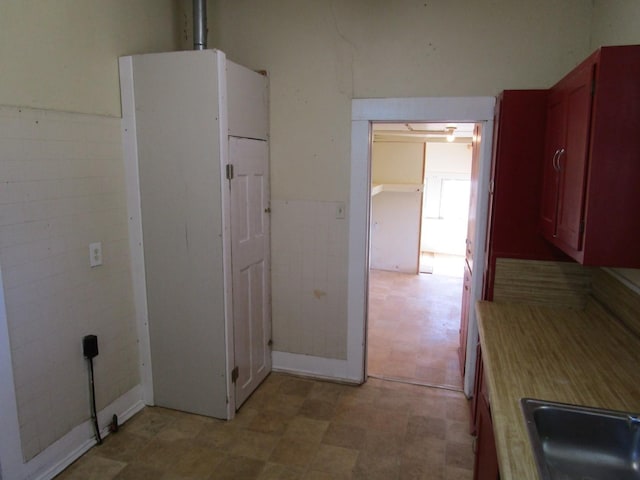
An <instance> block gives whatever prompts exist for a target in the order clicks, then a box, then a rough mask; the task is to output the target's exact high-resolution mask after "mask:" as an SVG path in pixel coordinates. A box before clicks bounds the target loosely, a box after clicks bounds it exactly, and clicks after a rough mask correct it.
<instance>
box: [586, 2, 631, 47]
mask: <svg viewBox="0 0 640 480" xmlns="http://www.w3.org/2000/svg"><path fill="white" fill-rule="evenodd" d="M638 25H640V2H638V1H637V0H594V1H593V17H592V23H591V49H592V50H595V49H596V48H598V47H601V46H603V45H627V44H637V43H640V28H639V27H638Z"/></svg>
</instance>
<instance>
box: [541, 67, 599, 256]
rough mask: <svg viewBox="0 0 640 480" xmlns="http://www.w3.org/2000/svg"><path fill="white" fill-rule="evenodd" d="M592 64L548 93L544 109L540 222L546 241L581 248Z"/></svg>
mask: <svg viewBox="0 0 640 480" xmlns="http://www.w3.org/2000/svg"><path fill="white" fill-rule="evenodd" d="M593 74H594V64H593V63H591V62H586V63H583V64H582V65H581V66H580V67H579V68H577V69H576V70H574V71H573V72H571V74H569V75H568V76H566V77H565V78H563V79H562V80H561V81H560V82H559V83H558V84H557V85H556V86H554V87H553V88H552V89H551V93H550V95H549V103H548V109H547V136H546V148H545V159H544V186H543V192H542V206H541V211H540V223H541V227H542V232H543V234H544V235H545V237H546V238H548V239H549V240H551V241H552V242H553V243H555V244H556V245H565V246H568V247H570V248H571V249H573V250H580V249H581V248H582V230H583V219H584V205H585V181H586V176H587V160H588V152H589V148H588V147H589V131H590V124H591V105H592V85H593Z"/></svg>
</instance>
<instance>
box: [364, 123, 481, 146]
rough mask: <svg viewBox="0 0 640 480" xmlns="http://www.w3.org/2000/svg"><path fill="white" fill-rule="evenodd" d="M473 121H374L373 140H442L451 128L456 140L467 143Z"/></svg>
mask: <svg viewBox="0 0 640 480" xmlns="http://www.w3.org/2000/svg"><path fill="white" fill-rule="evenodd" d="M473 127H474V124H473V123H415V122H404V123H374V124H373V134H374V141H375V140H378V141H382V140H391V141H422V142H425V141H426V142H432V141H433V142H442V141H446V137H447V135H448V134H449V132H450V131H451V129H452V128H453V131H454V132H455V137H456V142H457V143H459V142H464V143H469V142H471V139H472V137H473Z"/></svg>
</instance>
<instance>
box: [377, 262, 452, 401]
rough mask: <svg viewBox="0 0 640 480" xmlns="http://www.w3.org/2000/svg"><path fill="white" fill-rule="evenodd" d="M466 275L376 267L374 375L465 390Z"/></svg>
mask: <svg viewBox="0 0 640 480" xmlns="http://www.w3.org/2000/svg"><path fill="white" fill-rule="evenodd" d="M461 300H462V269H460V276H459V277H457V276H445V275H428V274H420V275H410V274H404V273H395V272H387V271H382V270H371V271H370V275H369V321H368V364H367V367H368V374H369V376H372V377H378V378H385V379H396V380H403V381H411V382H415V383H419V384H425V385H433V386H443V387H446V388H450V389H454V390H462V377H461V374H460V365H459V361H458V345H459V333H458V330H459V328H460V305H461Z"/></svg>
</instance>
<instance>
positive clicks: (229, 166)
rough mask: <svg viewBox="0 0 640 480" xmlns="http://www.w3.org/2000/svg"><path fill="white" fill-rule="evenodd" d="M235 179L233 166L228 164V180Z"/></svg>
mask: <svg viewBox="0 0 640 480" xmlns="http://www.w3.org/2000/svg"><path fill="white" fill-rule="evenodd" d="M232 178H233V164H231V163H227V180H231V179H232Z"/></svg>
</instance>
